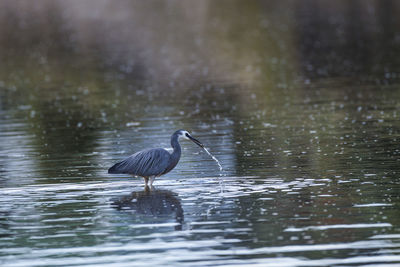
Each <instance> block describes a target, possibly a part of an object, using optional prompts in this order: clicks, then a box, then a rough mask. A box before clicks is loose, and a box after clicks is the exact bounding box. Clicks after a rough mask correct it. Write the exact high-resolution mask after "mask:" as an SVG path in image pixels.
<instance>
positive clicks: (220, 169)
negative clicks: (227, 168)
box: [203, 147, 225, 194]
mask: <svg viewBox="0 0 400 267" xmlns="http://www.w3.org/2000/svg"><path fill="white" fill-rule="evenodd" d="M203 149H204V151H206V152H207V154H208V155H209V156H210V157H211V158H212V159H213V160H214V161H215V162H216V163H217V164H218V167H219V171H220V174H219V177H218V183H219V188H220V190H221V194H223V193H224V191H225V190H224V184H223V181H222V180H221V176H222V172H223V171H224V169H222V165H221V163H220V162H219V160H218V159H217V158H216V157H214V155H213V154H211V153H210V151H208V150H207V148H205V147H203Z"/></svg>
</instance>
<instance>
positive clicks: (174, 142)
mask: <svg viewBox="0 0 400 267" xmlns="http://www.w3.org/2000/svg"><path fill="white" fill-rule="evenodd" d="M171 146H172V148H173V149H174V152H172V155H177V156H178V157H180V155H181V145H180V144H179V142H178V136H175V135H173V136H172V137H171Z"/></svg>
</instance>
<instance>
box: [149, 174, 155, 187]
mask: <svg viewBox="0 0 400 267" xmlns="http://www.w3.org/2000/svg"><path fill="white" fill-rule="evenodd" d="M154 179H156V177H155V176H150V187H153V182H154Z"/></svg>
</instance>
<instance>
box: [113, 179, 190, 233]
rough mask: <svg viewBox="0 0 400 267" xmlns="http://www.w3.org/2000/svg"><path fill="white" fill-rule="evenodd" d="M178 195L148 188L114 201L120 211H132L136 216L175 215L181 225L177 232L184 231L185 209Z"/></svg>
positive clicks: (177, 227) (178, 226) (176, 228)
mask: <svg viewBox="0 0 400 267" xmlns="http://www.w3.org/2000/svg"><path fill="white" fill-rule="evenodd" d="M176 196H177V194H176V193H174V192H172V191H169V190H157V189H155V188H154V187H152V190H150V189H149V187H148V186H146V187H145V189H144V190H143V191H135V192H132V193H130V194H129V195H126V196H123V197H120V198H118V199H113V206H114V207H115V208H116V209H118V210H127V211H132V212H133V213H136V214H142V215H151V216H155V217H163V216H168V215H171V214H175V220H176V222H177V223H179V225H177V226H176V227H175V230H182V223H183V209H182V205H181V202H180V200H179V199H178V198H177V197H176Z"/></svg>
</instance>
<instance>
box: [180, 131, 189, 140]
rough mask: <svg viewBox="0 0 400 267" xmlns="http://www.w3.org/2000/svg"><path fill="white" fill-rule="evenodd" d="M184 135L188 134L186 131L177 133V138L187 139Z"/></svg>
mask: <svg viewBox="0 0 400 267" xmlns="http://www.w3.org/2000/svg"><path fill="white" fill-rule="evenodd" d="M186 134H189V133H188V132H187V131H180V132H179V138H181V137H183V138H185V139H189V137H187V136H186ZM189 135H190V134H189Z"/></svg>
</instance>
